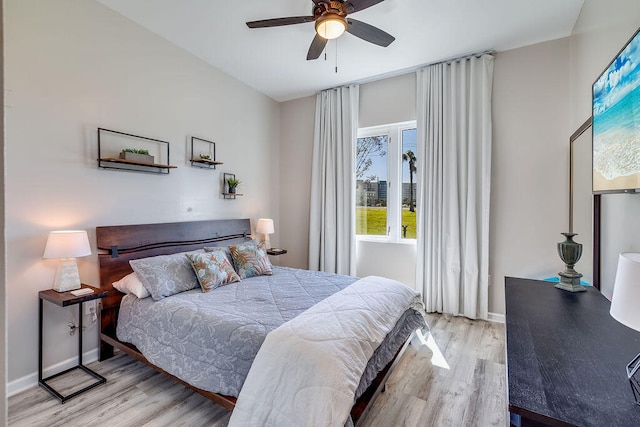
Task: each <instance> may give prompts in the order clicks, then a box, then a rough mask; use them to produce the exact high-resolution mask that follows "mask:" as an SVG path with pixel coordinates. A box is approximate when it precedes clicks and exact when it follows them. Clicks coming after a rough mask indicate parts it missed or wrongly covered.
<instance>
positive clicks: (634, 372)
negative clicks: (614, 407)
mask: <svg viewBox="0 0 640 427" xmlns="http://www.w3.org/2000/svg"><path fill="white" fill-rule="evenodd" d="M639 369H640V354H638V355H637V356H636V357H634V358H633V360H632V361H631V362H629V364H628V365H627V377H628V378H629V383H630V384H631V391H632V392H633V398H634V399H635V401H636V405H640V378H639V377H640V374H638V370H639Z"/></svg>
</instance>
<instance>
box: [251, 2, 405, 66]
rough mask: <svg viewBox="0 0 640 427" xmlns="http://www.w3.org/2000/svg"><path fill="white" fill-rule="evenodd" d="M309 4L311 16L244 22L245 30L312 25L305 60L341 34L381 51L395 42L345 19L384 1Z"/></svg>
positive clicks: (365, 25)
mask: <svg viewBox="0 0 640 427" xmlns="http://www.w3.org/2000/svg"><path fill="white" fill-rule="evenodd" d="M311 1H313V3H314V4H313V11H312V13H313V15H312V16H290V17H286V18H274V19H263V20H260V21H251V22H247V26H248V27H249V28H265V27H280V26H282V25H292V24H302V23H305V22H313V21H315V27H316V36H315V37H314V39H313V41H312V42H311V46H310V47H309V52H308V53H307V60H309V59H317V58H318V57H319V56H320V54H321V53H322V51H323V50H324V48H325V46H326V45H327V41H328V40H331V39H335V38H338V37H340V36H341V35H342V34H343V33H344V32H345V31H346V32H348V33H351V34H353V35H354V36H356V37H359V38H361V39H362V40H365V41H368V42H370V43H373V44H376V45H378V46H382V47H387V46H389V45H390V44H391V43H392V42H393V41H394V40H395V37H393V36H392V35H390V34H388V33H386V32H384V31H382V30H381V29H380V28H376V27H374V26H373V25H369V24H367V23H365V22H361V21H356V20H355V19H352V18H348V17H347V15H349V14H351V13H355V12H359V11H361V10H363V9H366V8H368V7H371V6H373V5H376V4H378V3H380V2H382V1H384V0H342V1H328V0H311Z"/></svg>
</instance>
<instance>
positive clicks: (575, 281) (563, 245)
mask: <svg viewBox="0 0 640 427" xmlns="http://www.w3.org/2000/svg"><path fill="white" fill-rule="evenodd" d="M562 235H563V236H565V237H566V240H565V241H564V242H560V243H558V255H560V259H561V260H562V262H564V264H565V269H564V271H561V272H560V273H558V276H560V282H558V284H556V285H555V287H556V288H558V289H564V290H565V291H570V292H584V291H586V289H585V287H584V286H582V285H581V284H580V278H581V277H582V274H580V273H578V272H577V271H576V270H575V269H574V268H573V267H574V266H575V265H576V263H577V262H578V260H580V257H581V256H582V244H581V243H578V242H574V241H573V237H574V236H577V234H576V233H562Z"/></svg>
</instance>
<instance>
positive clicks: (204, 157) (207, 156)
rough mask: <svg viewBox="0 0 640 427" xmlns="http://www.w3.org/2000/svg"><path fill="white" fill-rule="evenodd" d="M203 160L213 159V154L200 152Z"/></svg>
mask: <svg viewBox="0 0 640 427" xmlns="http://www.w3.org/2000/svg"><path fill="white" fill-rule="evenodd" d="M200 158H201V159H202V160H211V156H210V155H208V154H200Z"/></svg>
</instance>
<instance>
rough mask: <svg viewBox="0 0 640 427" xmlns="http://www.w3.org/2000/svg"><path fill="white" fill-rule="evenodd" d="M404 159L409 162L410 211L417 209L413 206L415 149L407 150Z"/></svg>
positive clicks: (403, 155)
mask: <svg viewBox="0 0 640 427" xmlns="http://www.w3.org/2000/svg"><path fill="white" fill-rule="evenodd" d="M402 161H403V162H409V211H411V212H415V211H416V209H415V207H414V206H413V174H414V173H416V155H415V154H413V151H411V150H407V152H406V153H403V154H402Z"/></svg>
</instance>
